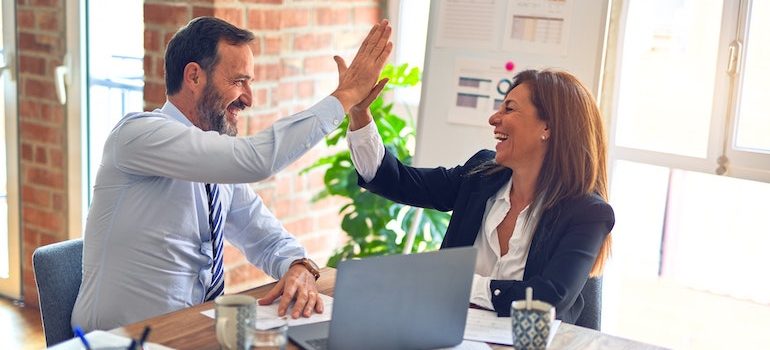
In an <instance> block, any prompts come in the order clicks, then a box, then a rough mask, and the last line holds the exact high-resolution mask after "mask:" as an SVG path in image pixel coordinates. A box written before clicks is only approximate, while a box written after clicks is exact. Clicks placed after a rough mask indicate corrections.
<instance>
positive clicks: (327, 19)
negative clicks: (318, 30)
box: [316, 8, 350, 25]
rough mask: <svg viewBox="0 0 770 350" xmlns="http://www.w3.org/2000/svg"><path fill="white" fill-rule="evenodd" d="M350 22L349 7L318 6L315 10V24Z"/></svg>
mask: <svg viewBox="0 0 770 350" xmlns="http://www.w3.org/2000/svg"><path fill="white" fill-rule="evenodd" d="M348 23H350V9H349V8H320V9H317V10H316V24H317V25H338V24H348Z"/></svg>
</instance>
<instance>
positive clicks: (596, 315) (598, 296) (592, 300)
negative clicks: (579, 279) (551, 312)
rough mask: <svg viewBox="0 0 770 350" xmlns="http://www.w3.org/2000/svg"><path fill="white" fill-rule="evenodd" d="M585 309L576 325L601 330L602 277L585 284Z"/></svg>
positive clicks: (583, 293) (590, 279) (582, 293)
mask: <svg viewBox="0 0 770 350" xmlns="http://www.w3.org/2000/svg"><path fill="white" fill-rule="evenodd" d="M580 294H581V295H583V302H584V304H583V311H582V312H581V313H580V317H578V319H577V321H575V325H578V326H581V327H586V328H591V329H595V330H597V331H601V328H602V278H601V277H594V278H589V279H588V281H586V285H585V286H583V291H581V292H580Z"/></svg>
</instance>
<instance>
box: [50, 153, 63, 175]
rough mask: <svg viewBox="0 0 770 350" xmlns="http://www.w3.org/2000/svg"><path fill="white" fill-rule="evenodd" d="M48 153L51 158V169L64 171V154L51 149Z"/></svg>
mask: <svg viewBox="0 0 770 350" xmlns="http://www.w3.org/2000/svg"><path fill="white" fill-rule="evenodd" d="M48 153H49V154H50V156H51V167H52V168H54V169H59V170H64V152H62V150H60V149H51V150H49V152H48Z"/></svg>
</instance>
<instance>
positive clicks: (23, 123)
mask: <svg viewBox="0 0 770 350" xmlns="http://www.w3.org/2000/svg"><path fill="white" fill-rule="evenodd" d="M16 6H17V12H16V23H17V29H18V62H19V65H18V68H19V71H18V73H19V74H18V92H19V99H18V101H19V105H18V107H19V108H18V111H19V152H20V155H19V162H20V165H19V177H20V194H21V203H20V208H21V225H20V226H21V235H22V247H23V248H22V279H23V291H24V292H23V293H24V299H25V301H26V303H27V304H28V305H31V306H37V291H36V288H35V280H34V274H33V272H32V252H33V251H34V250H35V248H37V247H38V246H41V245H46V244H49V243H53V242H57V241H61V240H65V239H67V237H68V235H67V232H66V230H67V212H66V210H67V208H66V205H67V204H66V203H67V192H66V188H65V186H66V173H67V168H66V166H67V164H66V159H65V154H66V144H67V138H66V128H65V118H64V116H65V107H64V106H62V105H61V104H59V102H58V100H57V98H56V92H55V85H54V69H55V67H56V66H58V65H61V64H62V58H63V57H64V53H65V37H64V35H63V33H64V32H65V18H64V12H65V11H64V1H63V0H48V1H24V0H18V1H17V4H16Z"/></svg>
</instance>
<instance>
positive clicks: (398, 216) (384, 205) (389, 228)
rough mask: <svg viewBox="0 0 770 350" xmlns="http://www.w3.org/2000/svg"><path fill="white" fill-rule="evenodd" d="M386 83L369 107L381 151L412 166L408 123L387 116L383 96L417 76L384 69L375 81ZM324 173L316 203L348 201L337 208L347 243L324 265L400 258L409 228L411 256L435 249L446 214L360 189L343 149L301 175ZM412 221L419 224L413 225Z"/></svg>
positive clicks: (404, 69) (338, 136)
mask: <svg viewBox="0 0 770 350" xmlns="http://www.w3.org/2000/svg"><path fill="white" fill-rule="evenodd" d="M382 78H388V79H389V80H388V84H387V85H386V86H385V89H384V90H383V93H382V94H380V96H378V97H377V99H375V100H374V102H372V104H371V106H370V107H369V110H370V111H371V113H372V117H373V118H374V122H375V123H376V124H377V128H378V130H379V132H380V135H381V136H382V141H383V143H384V144H385V148H386V149H388V151H390V152H391V153H393V154H394V155H395V156H396V157H397V158H398V159H399V160H401V161H402V162H403V163H404V164H411V163H412V153H413V145H414V138H415V129H414V122H413V119H412V118H403V117H401V116H398V115H396V114H394V113H393V111H392V110H393V103H392V102H385V100H384V99H383V95H385V94H387V92H389V91H392V90H393V89H394V88H400V87H410V86H414V85H416V84H417V83H419V82H420V71H419V69H417V68H415V67H411V68H410V67H408V65H407V64H403V65H400V66H394V65H391V64H388V65H387V66H385V68H384V69H383V71H382V74H381V76H380V79H382ZM347 130H348V119H347V118H346V119H345V121H344V122H343V123H341V124H340V126H339V128H337V129H336V130H334V131H333V132H332V133H331V134H329V135H328V136H327V137H326V144H327V145H328V146H336V145H337V144H338V143H339V142H340V141H341V140H342V139H343V138H344V137H345V135H346V133H347ZM316 168H325V169H326V172H325V174H324V189H323V190H322V191H321V192H319V193H318V194H316V195H315V196H314V197H313V201H318V200H321V199H323V198H326V197H329V196H342V197H346V198H348V199H349V202H348V203H346V204H345V205H343V206H342V208H341V209H340V213H341V214H342V215H343V219H342V230H343V231H345V233H346V234H347V235H348V238H349V240H348V241H347V242H346V243H345V245H343V246H342V247H341V248H339V249H338V250H337V251H336V252H335V253H334V255H332V257H331V258H329V263H328V265H329V266H331V267H336V266H337V264H338V263H339V262H340V261H341V260H345V259H350V258H356V257H366V256H374V255H388V254H397V253H401V252H402V251H403V250H404V246H405V244H406V237H405V236H406V234H407V232H408V231H409V229H410V228H411V227H412V225H414V224H417V226H415V227H416V228H417V230H416V235H415V237H414V244H413V245H412V248H411V252H422V251H429V250H435V249H438V247H439V246H440V245H441V241H442V239H443V238H444V233H445V232H446V228H447V225H448V224H449V217H450V215H449V214H448V213H444V212H440V211H436V210H424V211H423V213H422V215H419V214H418V213H417V209H416V208H413V207H410V206H406V205H402V204H398V203H395V202H392V201H389V200H387V199H384V198H381V197H379V196H377V195H375V194H372V193H370V192H368V191H365V190H363V189H361V188H360V187H359V186H358V184H357V181H358V176H357V174H356V170H355V168H354V167H353V162H352V161H351V160H350V151H349V150H347V148H346V149H345V150H343V151H339V152H337V153H335V154H333V155H330V156H327V157H323V158H321V159H319V160H318V161H316V162H315V163H313V164H312V165H310V166H309V167H307V168H305V169H303V170H302V173H306V172H308V171H310V170H312V169H316ZM415 218H417V219H418V220H419V221H418V222H417V223H415V222H414V221H415Z"/></svg>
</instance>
